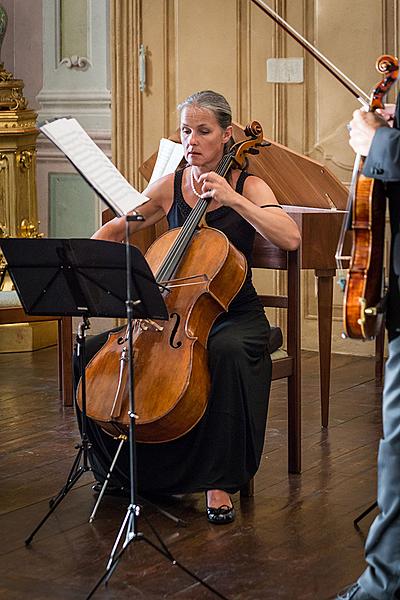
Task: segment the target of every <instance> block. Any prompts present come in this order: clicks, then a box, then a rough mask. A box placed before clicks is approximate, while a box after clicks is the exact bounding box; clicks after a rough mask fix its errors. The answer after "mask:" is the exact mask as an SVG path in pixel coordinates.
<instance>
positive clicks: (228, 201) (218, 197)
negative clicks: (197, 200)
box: [198, 171, 238, 206]
mask: <svg viewBox="0 0 400 600" xmlns="http://www.w3.org/2000/svg"><path fill="white" fill-rule="evenodd" d="M198 181H199V183H201V185H202V187H201V192H202V196H203V198H212V199H213V200H214V201H215V202H218V204H222V205H223V206H231V205H232V204H233V203H234V201H235V198H236V196H237V195H238V194H237V193H236V192H235V190H234V189H233V188H232V187H231V186H230V185H229V183H228V182H227V180H226V179H224V178H223V177H221V176H220V175H218V174H217V173H215V172H214V171H210V172H209V173H203V174H202V175H200V177H199V179H198Z"/></svg>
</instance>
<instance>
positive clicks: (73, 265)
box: [0, 215, 228, 600]
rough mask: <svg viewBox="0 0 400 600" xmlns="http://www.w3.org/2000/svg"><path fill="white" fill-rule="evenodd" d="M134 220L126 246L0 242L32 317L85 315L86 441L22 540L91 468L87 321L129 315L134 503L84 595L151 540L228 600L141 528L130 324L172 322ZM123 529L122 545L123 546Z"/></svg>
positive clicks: (93, 242)
mask: <svg viewBox="0 0 400 600" xmlns="http://www.w3.org/2000/svg"><path fill="white" fill-rule="evenodd" d="M137 220H143V217H142V216H141V215H132V216H127V217H126V244H125V246H123V245H122V244H118V243H115V242H108V241H107V242H105V241H102V240H86V239H69V240H68V239H66V240H54V239H50V240H47V239H46V240H43V239H5V240H0V247H1V249H2V250H3V253H4V256H5V257H6V260H7V263H8V270H9V273H10V276H11V278H12V280H13V283H14V285H15V288H16V290H17V293H18V296H19V298H20V300H21V302H22V305H23V307H24V309H25V312H26V313H27V314H37V315H57V316H60V315H61V316H81V317H82V318H83V324H82V326H81V331H80V334H81V336H82V340H81V342H78V343H80V344H81V345H80V346H79V348H80V368H81V378H82V381H81V387H82V433H81V435H82V443H81V444H78V445H77V446H76V447H77V449H78V454H77V457H76V458H75V460H74V462H73V465H72V468H71V471H70V473H69V475H68V478H67V482H66V484H65V485H64V487H63V488H62V489H61V490H60V492H59V493H58V495H57V496H55V498H53V499H52V500H51V501H50V510H49V511H48V513H47V514H46V515H45V517H44V518H43V519H42V520H41V522H40V523H39V525H38V526H37V527H36V528H35V530H34V531H33V532H32V533H31V535H30V536H29V537H28V538H27V540H26V541H25V543H26V544H27V545H28V544H30V542H31V541H32V539H33V537H34V535H35V534H36V533H37V531H38V530H39V529H40V528H41V526H42V525H43V524H44V523H45V522H46V521H47V519H48V518H49V516H50V515H51V514H52V512H53V511H54V510H55V509H56V508H57V506H58V504H59V503H60V502H61V501H62V500H63V499H64V498H65V496H66V494H67V493H68V492H69V491H70V489H71V488H72V487H73V485H74V484H75V483H76V482H77V481H78V479H79V478H80V477H81V476H82V475H83V473H85V472H86V471H90V470H91V467H90V466H89V464H88V450H89V441H88V438H87V434H86V431H87V429H86V421H87V415H86V385H85V366H86V365H85V362H86V357H85V330H86V329H87V328H88V316H89V315H90V316H93V317H128V332H129V333H128V340H127V341H128V363H129V457H130V504H129V506H128V508H127V512H126V515H125V518H124V520H123V522H122V525H121V527H120V529H119V532H118V534H117V537H116V541H115V543H114V546H113V548H112V551H111V554H110V557H109V561H108V564H107V567H106V570H105V572H104V573H103V575H102V576H101V577H100V579H99V580H98V582H97V583H96V585H95V586H94V588H93V589H92V590H91V592H90V593H89V595H88V596H87V600H88V599H89V598H91V597H92V596H93V594H94V593H95V592H96V590H97V589H98V587H99V586H100V585H101V583H102V582H103V581H105V582H106V583H108V580H109V579H110V577H111V576H112V574H113V572H114V571H115V569H116V568H117V566H118V564H119V561H120V560H121V558H122V556H123V554H124V552H125V550H126V548H127V547H128V546H129V545H130V543H131V542H135V541H144V542H146V543H147V544H148V545H150V546H151V547H152V548H154V549H155V550H157V552H159V553H160V554H162V555H163V556H164V557H165V558H167V559H168V560H169V561H171V563H172V564H173V565H177V566H178V567H179V568H180V569H181V570H182V571H184V572H185V573H186V574H188V575H190V577H192V578H193V579H195V580H196V581H197V582H198V583H200V584H201V585H203V586H204V587H206V588H207V589H208V590H209V591H210V592H212V593H213V594H214V595H215V596H217V597H219V598H221V599H222V600H228V599H227V598H226V596H223V595H222V594H221V593H219V592H218V591H217V590H216V589H215V588H213V587H212V586H211V585H209V584H208V583H207V582H205V581H204V580H203V579H201V578H200V577H198V576H197V575H196V574H195V573H193V572H192V571H190V570H189V569H187V568H186V567H185V566H184V565H182V563H180V562H178V561H177V560H176V559H175V558H174V556H173V555H172V553H171V552H170V550H169V549H168V547H167V546H166V545H165V543H164V542H163V540H162V539H161V537H160V535H159V534H158V532H157V531H156V530H155V528H154V527H153V526H152V525H151V524H150V523H149V526H150V528H151V530H152V532H153V533H154V535H155V536H156V538H157V540H158V542H159V544H160V545H157V544H156V543H154V542H153V541H151V540H150V539H149V538H147V537H146V536H145V535H144V534H143V533H142V532H140V531H139V529H138V517H139V515H140V506H139V505H138V504H137V492H136V489H137V481H136V477H137V475H136V473H137V468H136V438H135V419H136V417H137V415H136V414H135V404H134V372H133V348H132V335H131V332H132V320H133V319H134V318H135V319H141V318H151V319H157V320H167V319H168V318H169V315H168V311H167V308H166V306H165V303H164V300H163V298H162V296H161V294H160V292H159V289H158V288H159V287H161V288H163V289H167V288H165V286H162V285H159V284H157V283H156V281H155V279H154V276H153V274H152V272H151V270H150V268H149V266H148V264H147V262H146V260H145V258H144V257H143V255H142V254H141V252H140V250H139V249H138V248H136V247H134V246H131V245H130V244H129V222H130V221H137ZM25 257H29V258H25ZM125 298H126V300H125ZM81 460H82V461H83V464H82V465H81ZM124 532H125V541H123V542H122V538H123V535H124ZM121 542H122V543H121Z"/></svg>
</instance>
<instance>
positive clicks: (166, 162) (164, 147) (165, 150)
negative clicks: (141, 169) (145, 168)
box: [149, 138, 183, 185]
mask: <svg viewBox="0 0 400 600" xmlns="http://www.w3.org/2000/svg"><path fill="white" fill-rule="evenodd" d="M182 158H183V146H182V144H177V143H176V142H172V141H171V140H167V139H166V138H161V140H160V145H159V148H158V154H157V160H156V164H155V165H154V169H153V173H152V174H151V178H150V181H149V185H150V184H152V183H154V182H155V181H157V179H160V177H163V176H164V175H168V174H169V173H173V172H174V171H175V169H176V168H177V166H178V165H179V163H180V162H181V160H182Z"/></svg>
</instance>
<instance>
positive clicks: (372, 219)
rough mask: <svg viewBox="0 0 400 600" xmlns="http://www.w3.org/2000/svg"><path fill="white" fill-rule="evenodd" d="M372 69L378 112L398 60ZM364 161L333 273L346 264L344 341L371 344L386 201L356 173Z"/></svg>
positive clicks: (373, 183) (387, 58)
mask: <svg viewBox="0 0 400 600" xmlns="http://www.w3.org/2000/svg"><path fill="white" fill-rule="evenodd" d="M376 68H377V70H378V71H379V72H380V73H383V74H384V77H383V79H382V80H381V81H380V82H379V83H378V84H377V85H376V86H375V88H374V90H373V92H372V94H371V100H370V104H369V110H370V111H375V110H376V109H378V108H383V107H384V104H383V98H384V96H385V95H386V94H387V93H388V91H389V89H390V88H391V86H392V85H393V83H394V82H395V81H396V79H397V77H398V74H399V61H398V59H397V58H395V57H394V56H391V55H383V56H381V57H379V58H378V59H377V61H376ZM363 165H364V157H362V156H360V155H357V157H356V160H355V163H354V169H353V177H352V182H351V186H350V193H349V199H348V205H347V218H346V219H345V220H344V223H343V227H342V231H341V235H340V239H339V245H338V251H337V259H338V266H339V268H342V267H343V264H342V261H343V260H346V259H347V260H350V264H349V270H348V273H347V277H346V284H345V290H344V303H343V325H344V337H350V338H354V339H372V338H374V337H375V336H376V334H377V329H378V326H379V315H380V314H381V313H382V312H383V301H382V296H383V293H382V275H383V258H384V237H385V212H386V198H385V191H384V187H383V183H382V182H381V181H378V180H375V179H371V178H369V177H365V175H363V174H362V169H363ZM348 230H351V231H352V233H353V241H352V250H351V256H350V257H346V256H343V245H344V237H345V233H346V231H348Z"/></svg>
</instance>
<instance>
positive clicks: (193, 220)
mask: <svg viewBox="0 0 400 600" xmlns="http://www.w3.org/2000/svg"><path fill="white" fill-rule="evenodd" d="M232 158H233V156H232V154H231V153H229V154H226V155H224V156H223V157H222V159H221V162H220V164H219V165H218V167H217V169H216V173H218V174H219V175H221V176H222V177H224V176H225V175H226V174H227V172H228V169H229V167H230V165H231V162H232ZM207 205H208V201H207V199H206V198H201V199H199V201H198V202H197V204H196V205H195V206H194V207H193V208H192V210H191V211H190V214H189V216H188V218H187V219H186V221H185V222H184V224H183V226H182V229H181V231H180V233H179V235H178V237H177V239H176V240H175V242H174V244H173V245H172V248H171V249H170V251H169V252H168V254H167V256H166V257H165V259H164V262H163V263H162V265H161V266H160V269H159V271H158V273H157V275H156V280H157V281H168V280H169V279H170V278H171V277H172V275H173V273H174V271H175V269H176V268H177V266H178V263H179V261H180V259H181V257H182V255H183V253H184V252H185V250H186V248H187V246H188V244H189V242H190V240H191V239H192V237H193V234H194V232H195V230H196V227H197V225H198V224H199V222H200V220H201V218H202V216H203V215H204V213H205V211H206V209H207Z"/></svg>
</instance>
